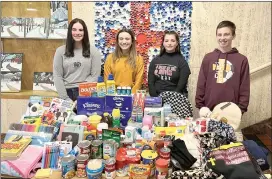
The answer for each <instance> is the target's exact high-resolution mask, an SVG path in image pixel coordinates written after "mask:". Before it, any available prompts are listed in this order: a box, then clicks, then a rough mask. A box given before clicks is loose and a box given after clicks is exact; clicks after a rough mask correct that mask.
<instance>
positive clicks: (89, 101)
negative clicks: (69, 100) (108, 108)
mask: <svg viewBox="0 0 272 179" xmlns="http://www.w3.org/2000/svg"><path fill="white" fill-rule="evenodd" d="M104 110H105V98H98V97H91V96H78V98H77V114H80V115H87V116H89V115H91V114H92V113H95V112H96V113H97V114H98V115H102V114H103V112H104Z"/></svg>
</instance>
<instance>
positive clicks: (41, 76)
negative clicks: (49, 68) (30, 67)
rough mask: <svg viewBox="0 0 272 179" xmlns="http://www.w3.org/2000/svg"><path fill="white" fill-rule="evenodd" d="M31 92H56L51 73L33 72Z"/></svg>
mask: <svg viewBox="0 0 272 179" xmlns="http://www.w3.org/2000/svg"><path fill="white" fill-rule="evenodd" d="M33 90H34V91H36V90H39V91H57V90H56V87H55V85H54V80H53V72H34V78H33Z"/></svg>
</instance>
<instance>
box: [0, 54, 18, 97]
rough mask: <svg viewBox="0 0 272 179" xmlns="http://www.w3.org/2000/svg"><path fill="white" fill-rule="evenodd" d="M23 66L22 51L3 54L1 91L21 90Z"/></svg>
mask: <svg viewBox="0 0 272 179" xmlns="http://www.w3.org/2000/svg"><path fill="white" fill-rule="evenodd" d="M22 66H23V54H22V53H3V54H1V92H19V91H20V90H21V81H22Z"/></svg>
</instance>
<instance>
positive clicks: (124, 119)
mask: <svg viewBox="0 0 272 179" xmlns="http://www.w3.org/2000/svg"><path fill="white" fill-rule="evenodd" d="M106 112H108V113H109V114H111V113H112V110H106ZM120 114H121V115H120V125H121V127H126V126H127V123H128V120H129V119H130V118H131V111H120Z"/></svg>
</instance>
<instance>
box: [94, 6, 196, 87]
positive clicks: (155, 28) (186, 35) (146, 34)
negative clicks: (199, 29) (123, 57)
mask: <svg viewBox="0 0 272 179" xmlns="http://www.w3.org/2000/svg"><path fill="white" fill-rule="evenodd" d="M94 11H95V32H94V33H95V34H94V36H95V45H96V47H97V48H99V50H100V51H101V53H102V54H103V60H105V59H106V56H107V54H109V53H111V52H113V50H114V47H115V37H116V34H117V32H118V31H119V30H120V29H122V28H123V27H126V28H131V29H132V30H133V31H134V33H135V36H136V41H137V51H138V53H140V54H141V56H142V57H143V58H144V61H145V74H144V88H146V87H147V70H148V66H149V62H150V61H151V60H152V59H153V58H154V57H155V56H156V55H158V54H159V51H160V46H161V39H162V35H163V33H164V31H165V30H174V31H176V32H177V33H178V34H179V36H180V45H181V49H182V54H183V56H184V57H185V59H186V61H187V62H188V61H189V57H190V54H189V51H190V40H191V15H192V2H183V1H181V2H125V1H124V2H120V1H119V2H96V3H95V7H94Z"/></svg>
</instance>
